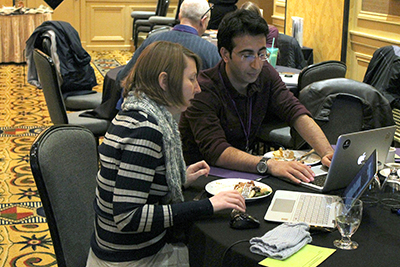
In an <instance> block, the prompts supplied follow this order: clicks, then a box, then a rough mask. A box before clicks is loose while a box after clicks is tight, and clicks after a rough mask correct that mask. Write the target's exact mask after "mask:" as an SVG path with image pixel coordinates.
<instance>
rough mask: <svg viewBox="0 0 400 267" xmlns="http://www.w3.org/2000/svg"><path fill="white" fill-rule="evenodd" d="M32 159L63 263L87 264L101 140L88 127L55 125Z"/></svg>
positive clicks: (62, 266)
mask: <svg viewBox="0 0 400 267" xmlns="http://www.w3.org/2000/svg"><path fill="white" fill-rule="evenodd" d="M30 165H31V169H32V173H33V178H34V179H35V182H36V186H37V188H38V191H39V194H40V198H41V201H42V205H43V209H44V212H45V214H46V220H47V223H48V226H49V230H50V235H51V238H52V241H53V246H54V251H55V254H56V259H57V265H58V266H59V267H71V266H74V267H84V266H86V260H87V256H88V253H89V248H90V239H91V235H92V234H93V231H94V209H93V201H94V199H95V190H96V174H97V171H98V166H99V165H98V152H97V144H96V140H95V138H94V136H93V134H92V133H91V132H90V131H89V130H88V129H86V128H84V127H80V126H71V125H57V126H51V127H50V128H47V129H46V130H44V131H43V132H41V134H40V135H39V136H38V137H37V138H36V140H35V141H34V143H33V145H32V147H31V151H30Z"/></svg>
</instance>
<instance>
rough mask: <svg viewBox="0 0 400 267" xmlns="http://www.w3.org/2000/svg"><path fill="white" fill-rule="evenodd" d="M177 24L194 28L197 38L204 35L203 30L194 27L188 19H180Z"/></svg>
mask: <svg viewBox="0 0 400 267" xmlns="http://www.w3.org/2000/svg"><path fill="white" fill-rule="evenodd" d="M179 24H181V25H185V26H189V27H192V28H195V29H196V31H197V32H198V34H199V36H201V35H202V34H203V33H204V32H203V29H202V28H201V27H200V25H196V24H195V23H193V22H192V21H191V20H189V19H182V20H181V22H180V23H179Z"/></svg>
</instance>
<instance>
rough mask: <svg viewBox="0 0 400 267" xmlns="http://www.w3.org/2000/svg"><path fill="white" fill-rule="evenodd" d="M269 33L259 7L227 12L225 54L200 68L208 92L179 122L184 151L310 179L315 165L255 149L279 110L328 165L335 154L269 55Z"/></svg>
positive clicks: (221, 32) (221, 36)
mask: <svg viewBox="0 0 400 267" xmlns="http://www.w3.org/2000/svg"><path fill="white" fill-rule="evenodd" d="M267 35H268V24H267V22H266V21H265V20H264V19H263V18H261V17H260V16H258V15H257V14H255V13H254V12H251V11H248V10H245V9H238V10H236V11H234V12H231V13H229V14H227V15H226V16H225V17H224V19H223V20H222V22H221V24H220V26H219V29H218V49H219V52H220V55H221V57H222V60H221V61H220V63H219V64H218V65H217V66H215V67H214V68H211V69H207V70H204V71H202V72H201V73H200V75H199V78H198V80H199V84H200V87H201V90H202V92H201V93H199V94H197V95H196V96H195V97H194V99H192V105H191V106H190V107H189V108H188V109H187V110H186V111H185V112H184V113H182V115H181V119H180V122H179V125H180V127H179V130H180V132H181V135H182V143H183V153H184V157H185V160H186V163H187V164H189V163H191V162H195V161H198V160H200V159H205V160H206V162H207V163H208V164H210V165H212V166H218V167H223V168H227V169H233V170H238V171H245V172H254V173H257V172H259V173H261V174H266V173H268V174H272V175H274V176H276V177H285V178H288V179H290V180H292V181H293V182H295V183H299V182H300V180H302V181H305V182H310V181H312V180H313V179H314V178H313V177H314V173H313V172H312V170H311V168H310V167H309V166H306V165H304V164H302V163H300V162H296V161H275V160H268V159H263V158H262V157H261V156H255V155H252V154H251V152H252V149H253V147H254V145H255V143H256V141H255V139H256V135H257V132H258V130H259V128H260V126H261V124H262V123H263V122H266V121H268V120H270V119H271V117H273V116H278V117H279V118H281V119H282V120H284V121H286V122H288V123H289V124H290V125H291V126H293V127H294V128H295V129H296V130H297V131H298V133H299V134H300V135H301V136H302V137H303V138H304V140H305V141H307V142H308V143H309V144H310V145H311V146H312V147H313V148H314V149H315V151H316V152H317V153H318V154H319V155H320V156H321V158H322V163H323V164H324V165H327V166H329V165H330V161H331V158H332V155H333V149H332V147H331V145H330V144H329V142H328V140H327V138H326V137H325V135H324V133H323V132H322V130H321V129H320V127H319V126H318V125H317V124H316V123H315V121H314V120H313V119H312V118H311V114H310V112H309V111H308V110H307V109H306V108H305V107H304V106H303V105H302V104H301V103H300V102H299V100H298V99H297V98H296V97H295V96H294V95H293V94H292V93H291V92H290V90H289V89H287V87H286V85H285V83H284V82H283V81H282V80H281V78H280V76H279V73H278V72H277V71H276V70H275V69H274V68H273V67H272V66H271V65H270V64H269V63H268V62H267V61H266V60H267V51H266V38H267ZM257 166H258V167H257Z"/></svg>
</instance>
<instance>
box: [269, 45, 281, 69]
mask: <svg viewBox="0 0 400 267" xmlns="http://www.w3.org/2000/svg"><path fill="white" fill-rule="evenodd" d="M267 52H268V53H269V57H268V62H269V64H271V65H272V67H274V68H275V67H276V60H277V58H278V52H279V48H277V47H274V48H272V47H270V48H267Z"/></svg>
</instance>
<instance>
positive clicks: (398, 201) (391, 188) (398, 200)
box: [381, 166, 400, 208]
mask: <svg viewBox="0 0 400 267" xmlns="http://www.w3.org/2000/svg"><path fill="white" fill-rule="evenodd" d="M381 204H382V205H383V206H384V207H388V208H398V207H400V177H399V175H398V169H397V167H396V166H391V167H390V173H389V175H388V176H387V177H386V179H385V181H384V182H383V184H382V189H381Z"/></svg>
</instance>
